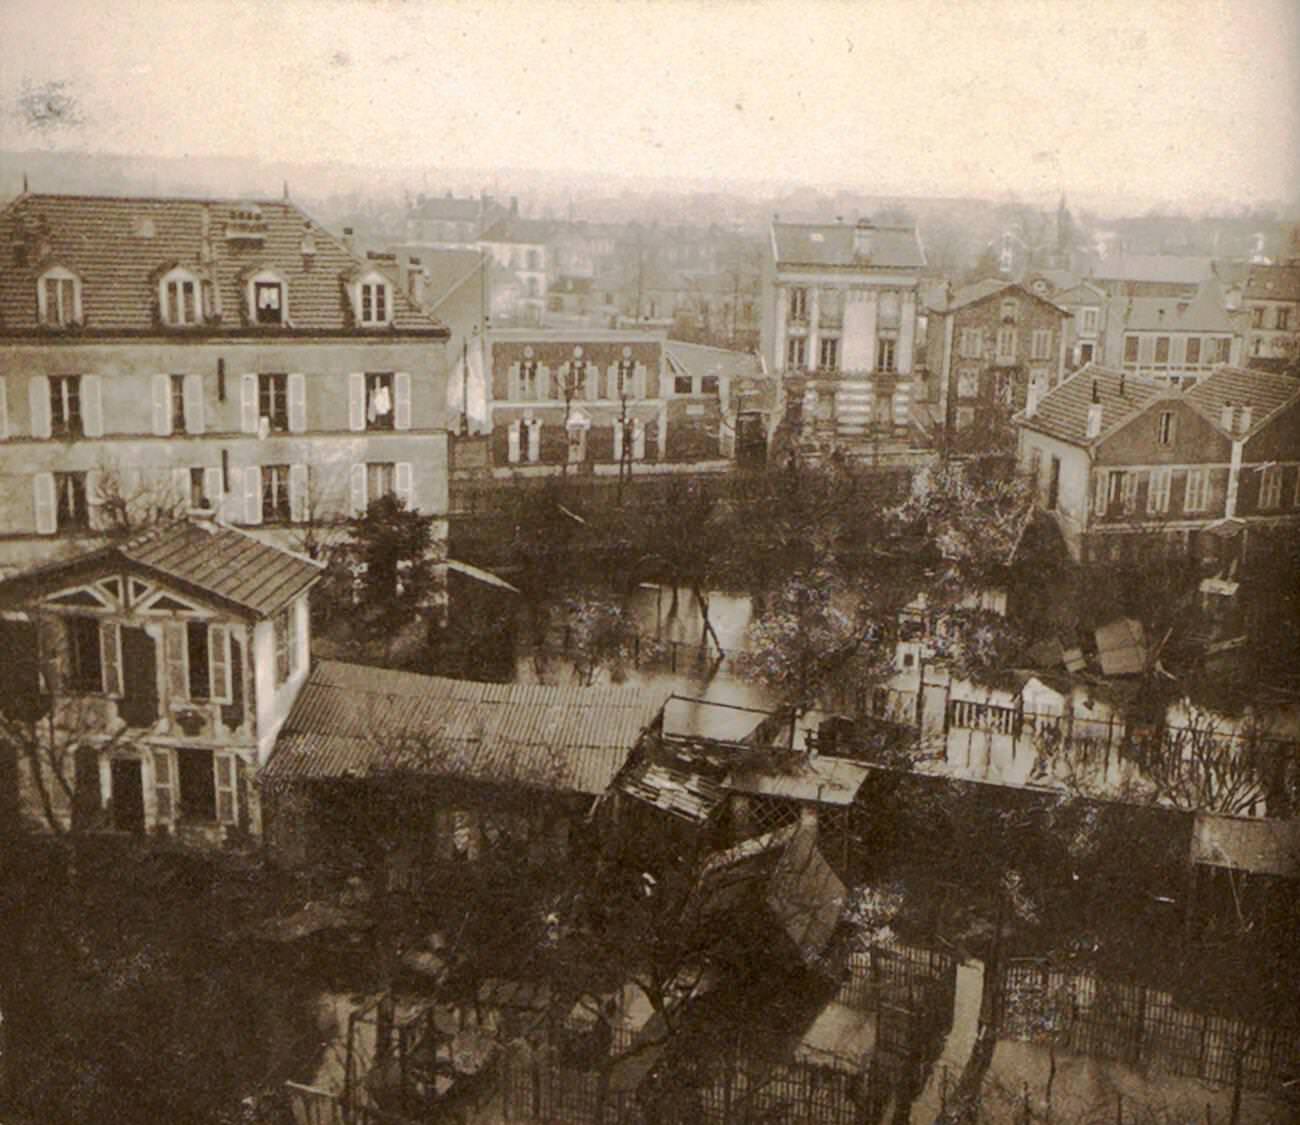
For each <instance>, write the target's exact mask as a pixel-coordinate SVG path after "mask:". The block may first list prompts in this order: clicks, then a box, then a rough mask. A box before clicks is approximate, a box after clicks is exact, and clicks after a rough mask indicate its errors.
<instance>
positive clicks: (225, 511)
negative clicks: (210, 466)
mask: <svg viewBox="0 0 1300 1125" xmlns="http://www.w3.org/2000/svg"><path fill="white" fill-rule="evenodd" d="M217 472H218V473H220V472H221V470H220V469H218V470H217ZM242 474H243V470H242V469H237V468H235V467H234V466H233V465H232V466H231V468H230V488H229V490H227V491H226V492H224V493H223V494H222V497H221V507H220V509H219V510H220V512H221V518H222V519H223V520H225V521H226V522H227V523H242V522H243V520H244V492H243V487H242V481H243V476H242Z"/></svg>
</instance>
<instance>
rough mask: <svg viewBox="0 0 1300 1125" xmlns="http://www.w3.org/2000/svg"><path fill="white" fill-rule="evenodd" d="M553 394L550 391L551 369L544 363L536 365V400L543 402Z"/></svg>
mask: <svg viewBox="0 0 1300 1125" xmlns="http://www.w3.org/2000/svg"><path fill="white" fill-rule="evenodd" d="M553 393H554V392H552V390H551V369H550V368H549V367H547V366H546V364H544V363H539V364H538V365H537V399H538V401H539V402H545V401H546V400H547V399H549V398H550V397H551V395H552V394H553Z"/></svg>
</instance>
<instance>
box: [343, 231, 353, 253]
mask: <svg viewBox="0 0 1300 1125" xmlns="http://www.w3.org/2000/svg"><path fill="white" fill-rule="evenodd" d="M343 249H344V250H346V251H347V252H348V253H349V254H351V253H352V228H351V227H344V228H343Z"/></svg>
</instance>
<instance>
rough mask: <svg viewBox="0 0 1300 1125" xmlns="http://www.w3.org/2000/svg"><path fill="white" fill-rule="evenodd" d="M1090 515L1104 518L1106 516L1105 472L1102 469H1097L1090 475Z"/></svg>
mask: <svg viewBox="0 0 1300 1125" xmlns="http://www.w3.org/2000/svg"><path fill="white" fill-rule="evenodd" d="M1092 514H1093V515H1095V516H1104V515H1105V514H1106V472H1105V470H1104V469H1098V470H1097V471H1096V472H1095V473H1093V475H1092Z"/></svg>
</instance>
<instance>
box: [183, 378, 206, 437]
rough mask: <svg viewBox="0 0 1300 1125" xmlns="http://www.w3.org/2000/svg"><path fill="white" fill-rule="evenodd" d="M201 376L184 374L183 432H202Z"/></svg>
mask: <svg viewBox="0 0 1300 1125" xmlns="http://www.w3.org/2000/svg"><path fill="white" fill-rule="evenodd" d="M203 422H204V419H203V376H202V375H186V376H185V432H186V433H187V434H201V433H203V428H204V427H203Z"/></svg>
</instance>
